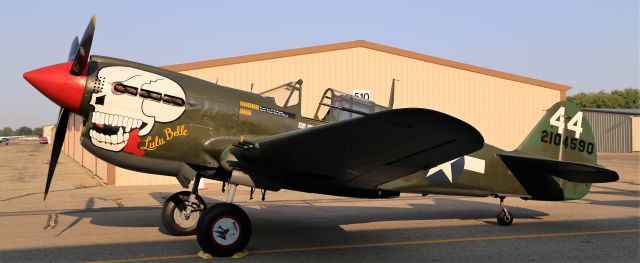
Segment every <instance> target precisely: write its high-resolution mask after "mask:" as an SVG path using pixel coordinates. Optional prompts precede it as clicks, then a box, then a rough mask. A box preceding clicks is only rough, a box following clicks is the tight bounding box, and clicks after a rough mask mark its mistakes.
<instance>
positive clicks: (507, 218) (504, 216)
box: [498, 209, 513, 226]
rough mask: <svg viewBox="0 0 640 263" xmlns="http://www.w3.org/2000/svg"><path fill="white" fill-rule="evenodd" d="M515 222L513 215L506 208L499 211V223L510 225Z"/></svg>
mask: <svg viewBox="0 0 640 263" xmlns="http://www.w3.org/2000/svg"><path fill="white" fill-rule="evenodd" d="M512 223H513V215H512V214H511V213H510V212H509V211H507V210H506V209H502V210H500V212H499V213H498V225H501V226H510V225H511V224H512Z"/></svg>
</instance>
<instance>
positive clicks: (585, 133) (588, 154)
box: [516, 101, 597, 164]
mask: <svg viewBox="0 0 640 263" xmlns="http://www.w3.org/2000/svg"><path fill="white" fill-rule="evenodd" d="M516 151H519V152H523V153H527V154H531V155H537V156H544V157H548V158H552V159H555V160H561V161H571V162H579V163H587V164H595V163H596V161H597V156H596V151H597V149H596V142H595V140H594V136H593V131H592V130H591V125H590V124H589V121H588V120H587V118H586V117H585V116H584V115H583V114H582V111H580V109H579V108H578V107H577V106H576V105H575V104H573V103H571V102H567V101H561V102H558V103H556V104H554V105H553V106H551V108H549V109H548V110H547V113H546V114H545V115H544V116H543V117H542V119H541V120H540V121H539V122H538V124H536V126H535V127H534V128H533V130H532V131H531V132H530V133H529V135H527V137H526V139H525V140H524V141H523V142H522V143H521V144H520V146H518V148H517V149H516Z"/></svg>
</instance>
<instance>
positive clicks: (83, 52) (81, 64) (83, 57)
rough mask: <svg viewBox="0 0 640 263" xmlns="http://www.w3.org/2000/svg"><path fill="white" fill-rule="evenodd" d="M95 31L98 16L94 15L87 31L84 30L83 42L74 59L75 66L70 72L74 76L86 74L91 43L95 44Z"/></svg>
mask: <svg viewBox="0 0 640 263" xmlns="http://www.w3.org/2000/svg"><path fill="white" fill-rule="evenodd" d="M95 30H96V16H95V15H94V16H93V17H91V21H89V24H88V25H87V29H85V30H84V35H82V40H81V41H80V48H79V49H78V51H77V52H76V55H75V58H74V59H73V65H72V66H71V71H70V73H71V74H72V75H76V76H80V75H82V74H83V73H84V70H85V69H86V67H87V63H88V62H89V53H90V52H91V43H92V42H93V32H94V31H95Z"/></svg>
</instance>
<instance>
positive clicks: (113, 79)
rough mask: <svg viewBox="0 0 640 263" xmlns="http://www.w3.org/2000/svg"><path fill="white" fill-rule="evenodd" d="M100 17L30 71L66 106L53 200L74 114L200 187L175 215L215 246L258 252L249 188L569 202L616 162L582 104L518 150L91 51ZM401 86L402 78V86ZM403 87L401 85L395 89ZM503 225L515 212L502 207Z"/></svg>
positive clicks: (99, 142)
mask: <svg viewBox="0 0 640 263" xmlns="http://www.w3.org/2000/svg"><path fill="white" fill-rule="evenodd" d="M94 29H95V17H94V18H93V19H92V20H91V22H90V23H89V25H88V27H87V29H86V31H85V33H84V36H83V37H82V40H81V41H78V38H76V39H75V40H74V42H73V43H72V47H71V52H70V55H69V62H66V63H61V64H57V65H52V66H48V67H44V68H40V69H37V70H34V71H30V72H26V73H25V74H24V78H25V79H26V80H27V81H28V82H29V83H31V85H33V86H34V87H35V88H36V89H38V90H39V91H40V92H41V93H42V94H44V95H45V96H46V97H48V98H49V99H51V100H52V101H53V102H55V103H56V104H58V105H60V106H61V108H62V109H61V113H60V117H59V121H58V128H57V129H56V132H55V137H54V138H55V140H54V144H53V151H52V153H51V162H50V166H49V171H48V175H47V182H46V186H45V191H44V194H45V198H46V195H47V193H48V191H49V186H50V184H51V179H52V176H53V174H54V170H55V167H56V163H57V160H58V157H59V155H60V149H61V147H62V143H63V141H64V140H63V138H64V137H65V132H66V129H65V127H66V123H67V121H68V118H69V114H70V113H71V112H73V113H76V114H78V115H80V116H82V117H83V118H84V120H85V122H84V128H83V130H82V137H81V144H82V146H83V147H84V148H85V149H87V150H88V151H89V152H91V153H92V154H94V155H95V156H97V157H99V158H101V159H103V160H105V161H107V162H109V163H112V164H114V165H117V166H119V167H123V168H126V169H131V170H135V171H140V172H146V173H155V174H160V175H166V176H174V177H176V178H177V179H178V181H179V182H180V183H181V184H182V186H183V187H185V188H188V186H189V184H190V183H191V182H193V183H192V185H193V188H192V189H191V191H183V192H178V193H176V194H174V195H172V196H171V197H169V198H168V199H167V200H166V202H165V203H164V206H163V210H162V222H163V225H164V227H165V228H166V229H167V231H168V232H169V233H171V234H173V235H190V234H194V233H195V234H196V236H197V240H198V243H199V245H200V246H201V247H202V249H203V250H204V251H206V252H208V253H210V254H212V255H215V256H230V255H233V254H234V253H237V252H239V251H242V250H244V248H245V247H246V246H247V243H248V242H249V239H250V237H251V223H250V221H249V217H248V216H247V214H246V213H245V212H244V211H243V210H242V209H241V208H240V207H238V206H236V205H234V204H232V202H233V198H234V195H235V192H236V187H237V186H239V185H241V186H246V187H250V188H251V194H253V193H254V191H255V190H256V189H259V190H260V191H261V193H262V197H263V198H264V194H265V193H266V191H278V190H280V189H290V190H296V191H302V192H310V193H320V194H328V195H337V196H347V197H358V198H391V197H396V196H399V195H400V193H418V194H447V195H464V196H493V197H496V198H499V200H500V205H501V206H502V202H503V200H504V198H505V197H519V198H522V199H527V200H547V201H562V200H573V199H579V198H582V197H584V196H585V195H586V194H587V193H588V192H589V188H590V186H591V184H592V183H603V182H612V181H616V180H617V179H618V175H617V174H616V172H614V171H611V170H607V169H605V168H603V167H602V166H599V165H597V164H596V145H595V141H594V139H593V134H592V131H591V127H590V125H589V123H588V121H587V120H586V119H585V118H584V116H583V114H582V112H581V111H580V110H579V109H578V108H577V107H576V106H575V105H573V104H571V103H568V102H558V103H556V104H555V105H553V106H552V107H551V108H549V110H548V111H547V113H546V114H545V115H544V117H543V118H542V119H541V120H540V122H539V123H538V124H537V125H536V126H535V127H534V128H533V131H531V133H530V134H529V135H528V136H527V137H526V139H525V140H524V142H523V143H522V144H521V145H520V146H519V147H518V148H517V149H516V150H514V151H504V150H501V149H498V148H496V147H493V146H491V145H487V144H484V139H483V137H482V135H481V134H480V133H479V132H478V131H477V130H476V129H475V128H473V127H472V126H471V125H469V124H467V123H465V122H463V121H461V120H458V119H456V118H454V117H451V116H449V115H447V114H444V113H441V112H437V111H434V110H428V109H416V108H405V109H391V108H392V107H391V106H392V105H391V104H392V102H393V99H391V103H390V105H389V107H384V106H381V105H377V104H375V103H372V102H368V101H365V100H360V99H358V98H355V97H353V96H350V95H348V94H344V93H341V92H338V91H335V90H332V89H329V90H327V92H325V94H324V95H323V97H322V99H321V101H320V103H319V105H318V110H317V111H316V116H315V118H305V117H303V116H301V114H300V113H301V108H300V102H301V92H302V89H301V88H302V81H297V82H295V83H287V84H285V85H282V86H280V87H277V88H274V89H272V90H269V91H266V92H263V93H261V94H255V93H251V92H245V91H241V90H237V89H232V88H228V87H224V86H221V85H217V84H214V83H210V82H207V81H204V80H200V79H197V78H194V77H190V76H187V75H183V74H180V73H176V72H173V71H168V70H164V69H161V68H157V67H152V66H148V65H143V64H139V63H135V62H131V61H126V60H121V59H116V58H110V57H103V56H91V57H90V56H89V51H90V49H91V42H92V39H93V33H94ZM392 95H393V88H392ZM392 97H393V96H392ZM201 178H208V179H213V180H218V181H222V182H223V189H224V187H225V185H228V186H227V189H226V190H227V197H226V202H223V203H217V204H214V205H211V206H209V207H207V204H206V203H205V202H204V201H203V199H202V198H201V197H200V196H199V195H198V189H197V186H198V183H199V181H200V180H201ZM497 218H498V222H499V223H500V225H510V224H511V223H512V220H513V216H512V215H511V214H510V213H509V211H507V209H506V208H505V207H504V206H502V209H501V210H500V212H499V214H498V217H497Z"/></svg>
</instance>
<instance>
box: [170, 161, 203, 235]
mask: <svg viewBox="0 0 640 263" xmlns="http://www.w3.org/2000/svg"><path fill="white" fill-rule="evenodd" d="M201 177H202V176H201V175H200V174H198V175H196V178H195V180H194V181H193V187H192V188H191V192H189V191H182V192H177V193H175V194H173V195H171V196H170V197H169V198H167V200H165V201H164V205H163V206H162V225H163V226H164V228H165V229H166V230H167V232H169V234H171V235H174V236H188V235H193V234H195V233H196V228H197V226H198V219H199V218H200V215H201V214H202V211H204V210H205V209H207V204H206V203H205V202H204V200H203V199H202V197H200V195H198V185H199V184H200V178H201Z"/></svg>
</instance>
